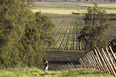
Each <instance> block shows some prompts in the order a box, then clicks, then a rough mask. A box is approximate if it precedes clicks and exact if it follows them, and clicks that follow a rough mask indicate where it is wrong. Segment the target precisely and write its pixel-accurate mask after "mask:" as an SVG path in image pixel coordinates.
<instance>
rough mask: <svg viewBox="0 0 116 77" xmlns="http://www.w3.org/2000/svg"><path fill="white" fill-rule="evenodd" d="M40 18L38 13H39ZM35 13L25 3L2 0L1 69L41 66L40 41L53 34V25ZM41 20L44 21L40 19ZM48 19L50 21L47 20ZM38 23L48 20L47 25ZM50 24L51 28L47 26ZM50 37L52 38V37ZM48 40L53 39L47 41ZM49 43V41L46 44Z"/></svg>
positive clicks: (42, 56) (44, 22) (0, 14)
mask: <svg viewBox="0 0 116 77" xmlns="http://www.w3.org/2000/svg"><path fill="white" fill-rule="evenodd" d="M36 14H37V13H36ZM36 14H34V13H32V12H31V11H30V10H29V9H28V8H27V6H26V5H25V4H24V2H23V1H20V0H0V66H1V67H16V66H22V65H26V66H36V67H38V66H40V65H41V63H42V59H43V58H44V52H43V51H41V47H40V43H41V42H40V41H41V40H42V39H41V38H40V37H43V36H42V34H41V29H40V27H39V26H44V27H45V28H47V29H49V31H46V29H45V30H43V29H42V30H43V32H44V33H43V34H44V36H46V35H47V33H50V32H51V28H52V27H53V24H52V23H51V22H50V20H49V18H47V17H46V16H42V15H41V14H40V13H39V15H36ZM40 16H41V17H40ZM45 18H46V19H45ZM37 19H41V20H42V19H45V21H43V22H39V21H37ZM46 22H47V23H50V24H49V25H50V26H49V25H48V26H47V27H46V26H45V25H46V24H47V23H46ZM49 37H50V36H49ZM45 38H46V39H51V38H47V36H46V37H45ZM44 42H45V41H44Z"/></svg>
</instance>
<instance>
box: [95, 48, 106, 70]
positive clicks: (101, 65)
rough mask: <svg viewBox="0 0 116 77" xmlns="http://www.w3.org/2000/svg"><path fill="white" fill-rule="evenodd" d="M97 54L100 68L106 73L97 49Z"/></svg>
mask: <svg viewBox="0 0 116 77" xmlns="http://www.w3.org/2000/svg"><path fill="white" fill-rule="evenodd" d="M95 53H96V56H97V59H98V64H99V68H100V69H102V70H103V71H104V72H106V70H105V69H104V67H103V64H102V62H101V59H100V56H99V55H98V52H97V50H96V49H95Z"/></svg>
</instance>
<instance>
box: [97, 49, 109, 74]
mask: <svg viewBox="0 0 116 77" xmlns="http://www.w3.org/2000/svg"><path fill="white" fill-rule="evenodd" d="M97 51H98V54H99V55H100V58H101V61H102V64H103V66H104V68H105V69H106V70H107V72H108V73H110V71H109V69H108V66H107V65H106V63H105V60H104V58H103V56H102V55H101V53H100V51H99V49H98V48H97Z"/></svg>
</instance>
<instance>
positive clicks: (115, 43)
mask: <svg viewBox="0 0 116 77" xmlns="http://www.w3.org/2000/svg"><path fill="white" fill-rule="evenodd" d="M110 45H111V46H112V49H113V51H114V52H116V38H115V39H113V40H112V41H111V42H110Z"/></svg>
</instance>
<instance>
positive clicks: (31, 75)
mask: <svg viewBox="0 0 116 77" xmlns="http://www.w3.org/2000/svg"><path fill="white" fill-rule="evenodd" d="M0 77H114V76H112V75H109V74H104V73H103V72H102V71H99V70H96V69H84V68H80V69H72V70H67V71H49V72H47V73H45V72H44V71H42V70H40V69H37V68H35V67H33V68H23V69H18V68H11V69H10V68H9V69H4V70H0Z"/></svg>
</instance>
